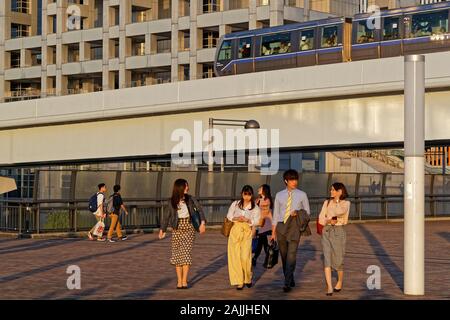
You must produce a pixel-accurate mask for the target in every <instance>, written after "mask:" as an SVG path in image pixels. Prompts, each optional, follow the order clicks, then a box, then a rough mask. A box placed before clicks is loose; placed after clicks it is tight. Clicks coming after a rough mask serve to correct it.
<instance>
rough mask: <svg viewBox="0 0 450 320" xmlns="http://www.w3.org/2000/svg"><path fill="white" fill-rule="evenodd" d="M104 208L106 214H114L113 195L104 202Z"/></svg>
mask: <svg viewBox="0 0 450 320" xmlns="http://www.w3.org/2000/svg"><path fill="white" fill-rule="evenodd" d="M104 208H105V212H106V213H107V214H110V213H114V195H112V196H110V197H109V198H108V200H106V202H105V206H104Z"/></svg>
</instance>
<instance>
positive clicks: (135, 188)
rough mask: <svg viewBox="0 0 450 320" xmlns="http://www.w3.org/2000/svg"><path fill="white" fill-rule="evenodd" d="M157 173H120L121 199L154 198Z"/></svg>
mask: <svg viewBox="0 0 450 320" xmlns="http://www.w3.org/2000/svg"><path fill="white" fill-rule="evenodd" d="M157 182H158V172H122V176H121V181H120V186H121V190H120V193H121V194H122V197H123V198H128V199H130V198H131V199H133V198H141V199H142V198H156V197H157V195H156V190H157Z"/></svg>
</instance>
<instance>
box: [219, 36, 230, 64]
mask: <svg viewBox="0 0 450 320" xmlns="http://www.w3.org/2000/svg"><path fill="white" fill-rule="evenodd" d="M224 60H231V40H227V41H224V42H223V43H222V47H221V48H220V52H219V61H224Z"/></svg>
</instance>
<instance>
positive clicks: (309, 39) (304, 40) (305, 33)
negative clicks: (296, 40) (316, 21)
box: [300, 30, 314, 51]
mask: <svg viewBox="0 0 450 320" xmlns="http://www.w3.org/2000/svg"><path fill="white" fill-rule="evenodd" d="M311 49H314V30H302V31H301V32H300V51H306V50H311Z"/></svg>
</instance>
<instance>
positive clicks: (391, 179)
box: [386, 174, 404, 195]
mask: <svg viewBox="0 0 450 320" xmlns="http://www.w3.org/2000/svg"><path fill="white" fill-rule="evenodd" d="M403 188H404V182H403V174H388V175H387V177H386V195H402V194H403Z"/></svg>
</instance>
